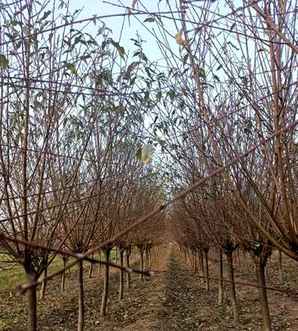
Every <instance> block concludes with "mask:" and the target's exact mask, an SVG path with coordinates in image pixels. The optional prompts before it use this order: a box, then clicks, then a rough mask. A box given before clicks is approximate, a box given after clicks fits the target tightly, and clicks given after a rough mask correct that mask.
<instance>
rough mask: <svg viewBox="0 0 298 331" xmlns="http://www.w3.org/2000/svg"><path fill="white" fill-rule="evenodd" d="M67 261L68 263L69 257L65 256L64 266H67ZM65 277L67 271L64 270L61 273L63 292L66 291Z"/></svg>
mask: <svg viewBox="0 0 298 331" xmlns="http://www.w3.org/2000/svg"><path fill="white" fill-rule="evenodd" d="M66 263H67V258H66V257H63V268H65V267H66ZM65 277H66V272H65V270H64V271H63V272H62V275H61V292H64V290H65Z"/></svg>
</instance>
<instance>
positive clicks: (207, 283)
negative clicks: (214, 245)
mask: <svg viewBox="0 0 298 331" xmlns="http://www.w3.org/2000/svg"><path fill="white" fill-rule="evenodd" d="M204 253H205V267H206V268H205V270H206V290H207V291H209V289H210V285H209V265H208V250H207V249H205V250H204Z"/></svg>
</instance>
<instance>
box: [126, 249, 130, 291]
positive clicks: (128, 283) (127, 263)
mask: <svg viewBox="0 0 298 331" xmlns="http://www.w3.org/2000/svg"><path fill="white" fill-rule="evenodd" d="M129 258H130V250H128V249H127V250H126V266H127V268H130V262H129ZM130 283H131V278H130V272H127V273H126V284H127V288H130Z"/></svg>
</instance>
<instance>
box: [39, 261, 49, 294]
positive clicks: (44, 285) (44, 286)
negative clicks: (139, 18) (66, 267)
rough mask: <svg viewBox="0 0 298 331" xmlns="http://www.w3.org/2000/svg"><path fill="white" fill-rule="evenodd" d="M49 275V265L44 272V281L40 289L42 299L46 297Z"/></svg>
mask: <svg viewBox="0 0 298 331" xmlns="http://www.w3.org/2000/svg"><path fill="white" fill-rule="evenodd" d="M47 276H48V267H46V268H45V270H44V273H43V281H42V283H41V289H40V296H39V298H40V299H44V297H45V294H46V288H47V279H46V278H47Z"/></svg>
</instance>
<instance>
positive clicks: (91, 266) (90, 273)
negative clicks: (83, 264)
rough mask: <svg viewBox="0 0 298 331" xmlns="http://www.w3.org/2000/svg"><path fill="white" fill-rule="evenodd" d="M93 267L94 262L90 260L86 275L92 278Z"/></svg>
mask: <svg viewBox="0 0 298 331" xmlns="http://www.w3.org/2000/svg"><path fill="white" fill-rule="evenodd" d="M93 267H94V263H93V262H91V263H90V266H89V274H88V277H89V278H92V274H93Z"/></svg>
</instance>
